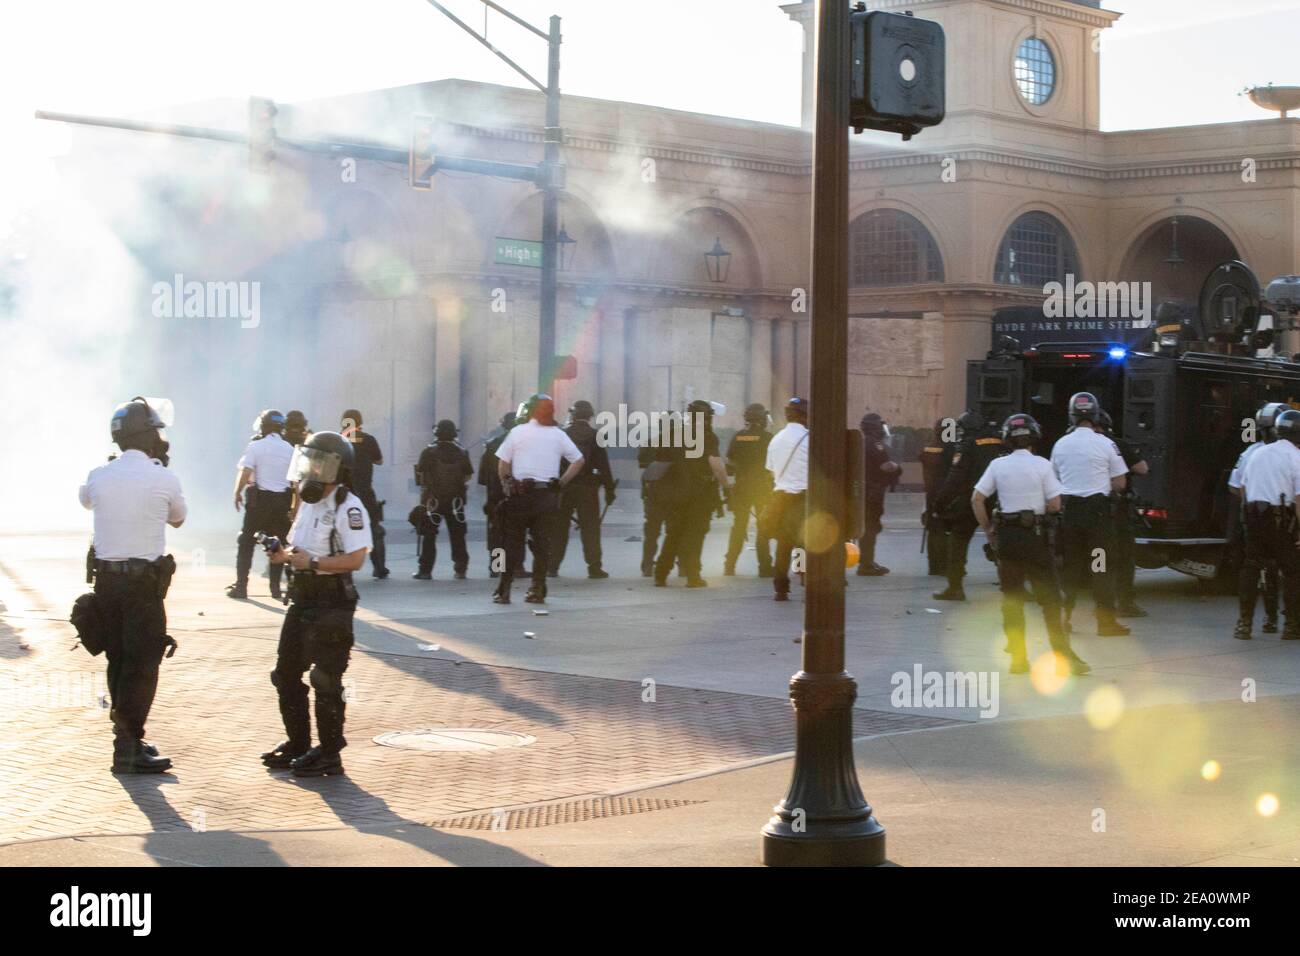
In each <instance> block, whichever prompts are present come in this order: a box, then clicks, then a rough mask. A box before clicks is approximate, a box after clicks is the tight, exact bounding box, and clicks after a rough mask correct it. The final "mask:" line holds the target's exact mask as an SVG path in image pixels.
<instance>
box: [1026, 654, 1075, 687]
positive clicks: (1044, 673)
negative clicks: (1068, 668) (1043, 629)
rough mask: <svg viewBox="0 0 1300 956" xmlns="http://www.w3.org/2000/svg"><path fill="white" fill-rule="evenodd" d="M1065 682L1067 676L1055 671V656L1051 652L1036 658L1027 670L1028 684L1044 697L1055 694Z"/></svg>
mask: <svg viewBox="0 0 1300 956" xmlns="http://www.w3.org/2000/svg"><path fill="white" fill-rule="evenodd" d="M1067 680H1068V677H1067V675H1065V674H1062V673H1060V672H1059V671H1058V670H1057V667H1056V655H1055V654H1054V653H1052V652H1051V651H1048V652H1047V653H1046V654H1042V655H1040V656H1039V657H1037V658H1036V659H1035V660H1034V663H1033V664H1032V665H1031V666H1030V668H1029V682H1030V683H1031V684H1033V685H1034V690H1036V691H1038V693H1040V694H1042V695H1043V696H1044V697H1051V696H1052V695H1053V694H1056V693H1057V692H1058V691H1060V689H1061V688H1062V687H1064V686H1065V684H1066V681H1067Z"/></svg>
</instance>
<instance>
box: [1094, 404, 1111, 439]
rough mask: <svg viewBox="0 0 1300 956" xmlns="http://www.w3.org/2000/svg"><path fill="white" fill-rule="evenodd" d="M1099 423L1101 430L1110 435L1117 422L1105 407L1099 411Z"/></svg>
mask: <svg viewBox="0 0 1300 956" xmlns="http://www.w3.org/2000/svg"><path fill="white" fill-rule="evenodd" d="M1097 424H1098V425H1100V426H1101V430H1102V431H1104V432H1105V433H1106V434H1107V435H1109V434H1110V433H1111V430H1112V429H1113V428H1114V427H1115V422H1114V421H1113V420H1112V419H1111V417H1110V412H1108V411H1106V409H1104V408H1103V409H1100V410H1099V411H1098V412H1097Z"/></svg>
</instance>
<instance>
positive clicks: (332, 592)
mask: <svg viewBox="0 0 1300 956" xmlns="http://www.w3.org/2000/svg"><path fill="white" fill-rule="evenodd" d="M290 587H291V589H292V595H293V599H294V600H295V601H306V602H309V603H310V602H313V601H319V600H322V599H325V600H330V599H334V598H339V597H344V598H348V599H351V597H353V596H354V595H355V594H356V588H355V586H354V585H353V584H352V573H351V572H348V573H346V574H320V573H318V572H314V571H295V572H294V573H293V583H292V584H291V585H290ZM349 591H350V592H351V593H350V594H349Z"/></svg>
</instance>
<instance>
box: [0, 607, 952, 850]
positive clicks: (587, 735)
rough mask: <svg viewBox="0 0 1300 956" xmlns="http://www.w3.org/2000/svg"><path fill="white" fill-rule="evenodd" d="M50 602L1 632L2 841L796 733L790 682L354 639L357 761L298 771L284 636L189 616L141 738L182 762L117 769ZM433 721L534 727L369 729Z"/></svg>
mask: <svg viewBox="0 0 1300 956" xmlns="http://www.w3.org/2000/svg"><path fill="white" fill-rule="evenodd" d="M50 617H52V616H47V617H46V618H45V619H44V620H35V621H31V620H29V621H28V622H27V629H26V631H25V632H24V633H23V634H21V635H19V634H16V633H14V632H10V633H8V634H5V635H3V636H0V643H3V644H4V645H5V648H6V651H5V653H4V657H5V658H6V659H5V661H4V676H5V681H4V684H3V687H0V697H2V698H4V699H0V719H2V720H3V723H4V725H5V726H4V732H3V735H0V794H2V795H3V798H4V799H3V801H2V803H0V842H5V841H11V840H21V839H33V838H42V837H53V836H64V835H71V834H106V833H139V832H150V831H169V830H172V831H175V830H186V829H200V828H202V829H208V830H254V829H256V830H264V829H302V828H329V827H338V826H341V825H343V826H351V827H358V828H365V827H367V826H383V825H391V824H401V823H409V822H416V823H424V822H429V821H432V820H435V819H438V818H443V817H446V816H447V815H449V814H457V813H463V812H467V811H474V810H491V809H494V808H499V807H511V806H518V805H523V804H529V803H534V802H538V801H547V800H556V799H561V798H565V797H570V796H580V795H589V794H600V793H611V792H618V791H623V790H628V789H632V788H636V787H641V786H645V785H647V784H651V783H655V782H659V781H663V780H666V779H670V778H675V777H680V776H685V775H689V774H695V773H700V772H705V771H711V770H717V769H721V768H723V767H726V766H730V765H735V764H738V763H742V762H745V761H751V760H753V759H755V758H760V757H764V756H768V755H771V754H776V753H782V752H785V751H788V750H790V749H791V748H792V747H793V721H792V718H791V713H790V709H789V705H788V704H787V703H786V702H785V701H783V700H779V699H774V698H765V697H756V696H748V695H744V694H733V693H725V692H720V691H712V690H695V689H688V688H682V687H671V686H663V685H660V686H658V687H657V688H656V689H655V690H656V694H655V696H656V699H655V701H654V702H645V701H643V700H642V696H643V687H642V685H641V684H640V683H639V682H635V681H622V680H609V679H602V678H590V677H580V676H574V675H569V674H553V673H543V672H539V671H530V670H524V669H519V668H512V667H495V666H483V665H480V664H476V663H473V662H468V661H452V660H447V659H437V658H436V657H433V656H426V657H411V656H406V655H396V654H378V653H371V652H362V653H357V654H355V655H354V657H353V662H352V667H351V668H350V670H349V672H348V682H349V692H350V694H351V695H352V697H353V698H354V699H353V702H352V704H351V705H350V707H349V711H348V725H347V736H348V739H349V741H350V746H349V747H348V748H347V750H346V751H345V752H344V760H345V764H346V766H347V769H348V775H347V776H346V777H345V778H344V777H334V778H325V779H315V780H302V781H300V780H295V779H294V778H292V777H291V776H289V775H287V774H285V773H277V774H272V773H270V772H268V771H267V770H266V769H265V768H263V767H262V766H261V764H260V762H259V761H258V754H260V753H261V752H262V751H263V750H265V749H268V748H269V747H270V746H271V745H273V744H274V743H276V742H277V741H278V740H280V739H281V737H282V736H283V730H282V727H281V725H280V723H279V714H278V711H277V708H276V703H275V695H274V691H273V689H272V687H271V685H270V682H269V676H268V675H269V671H270V669H271V666H272V663H273V657H274V642H273V641H271V640H268V639H267V637H266V636H253V635H231V634H230V633H212V632H208V633H195V632H191V633H189V634H187V635H184V636H182V637H181V641H182V645H183V646H182V648H181V652H180V653H179V654H178V655H177V656H176V657H174V658H172V659H171V660H167V661H164V663H163V670H162V678H161V682H160V687H159V693H158V698H157V701H156V703H155V707H154V711H153V714H152V716H151V719H150V723H149V737H150V739H151V740H152V741H154V742H156V743H157V744H158V745H159V746H160V747H161V748H162V749H163V751H164V752H165V753H167V754H168V755H169V756H171V757H172V760H173V762H174V769H173V772H172V773H171V774H164V775H158V776H152V777H150V776H144V777H121V778H119V777H115V776H113V775H112V774H111V773H109V771H108V764H109V762H110V757H111V734H110V730H109V724H108V719H107V712H106V710H104V709H103V707H102V706H101V704H102V702H101V700H100V695H101V694H102V693H103V679H102V666H103V665H102V658H99V659H92V658H90V656H89V655H87V654H85V653H84V652H82V651H80V650H77V651H75V652H72V651H68V650H67V648H68V647H69V646H70V645H71V643H72V633H71V629H70V627H69V626H67V625H65V624H63V623H62V622H61V621H54V620H51V619H50ZM11 620H12V619H11ZM34 633H38V634H39V635H41V636H40V637H39V639H35V640H34V639H33V637H32V635H33V634H34ZM20 640H21V641H23V642H24V643H28V644H29V645H31V646H29V649H28V650H26V651H24V650H22V649H20V648H19V647H18V643H19V641H20ZM856 721H857V732H858V734H860V735H865V734H875V733H888V732H893V731H897V730H908V729H915V728H920V727H927V726H937V725H944V724H948V723H950V721H947V720H943V719H940V718H931V717H924V716H911V715H906V714H898V713H876V712H871V711H865V710H860V711H858V712H857V717H856ZM433 726H443V727H476V728H487V729H500V730H509V731H514V732H518V733H524V734H530V735H532V736H534V737H536V738H537V739H536V742H535V743H532V744H530V745H528V746H524V747H519V748H513V749H509V750H498V751H489V752H457V753H418V752H414V751H408V750H400V749H396V748H392V747H383V746H379V745H377V744H375V743H373V741H372V738H373V737H374V736H376V735H378V734H381V733H385V732H388V731H393V730H413V729H419V728H424V727H433Z"/></svg>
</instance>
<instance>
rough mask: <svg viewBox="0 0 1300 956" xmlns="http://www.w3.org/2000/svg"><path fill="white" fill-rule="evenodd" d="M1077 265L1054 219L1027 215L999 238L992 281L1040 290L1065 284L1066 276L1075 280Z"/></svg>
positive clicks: (1070, 245) (1071, 245)
mask: <svg viewBox="0 0 1300 956" xmlns="http://www.w3.org/2000/svg"><path fill="white" fill-rule="evenodd" d="M1078 262H1079V256H1078V253H1077V252H1076V251H1075V248H1074V240H1073V239H1071V238H1070V234H1069V233H1068V232H1066V231H1065V227H1064V226H1063V225H1061V223H1060V221H1059V220H1058V219H1057V218H1056V217H1055V216H1052V215H1050V214H1048V213H1045V212H1027V213H1025V214H1024V215H1023V216H1021V217H1020V218H1019V219H1017V220H1016V221H1015V222H1013V223H1012V224H1011V228H1010V229H1008V230H1007V234H1006V235H1005V236H1003V237H1002V245H1001V246H1000V247H999V248H998V262H997V267H996V269H995V270H994V274H993V281H994V282H998V283H1001V284H1002V285H1026V286H1032V287H1034V288H1040V287H1042V286H1045V285H1047V283H1049V282H1064V281H1065V277H1066V275H1067V274H1073V275H1074V276H1075V278H1076V279H1077V278H1078Z"/></svg>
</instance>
